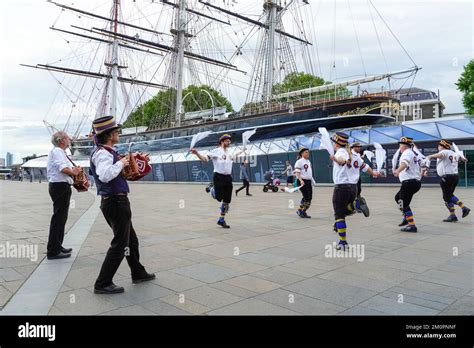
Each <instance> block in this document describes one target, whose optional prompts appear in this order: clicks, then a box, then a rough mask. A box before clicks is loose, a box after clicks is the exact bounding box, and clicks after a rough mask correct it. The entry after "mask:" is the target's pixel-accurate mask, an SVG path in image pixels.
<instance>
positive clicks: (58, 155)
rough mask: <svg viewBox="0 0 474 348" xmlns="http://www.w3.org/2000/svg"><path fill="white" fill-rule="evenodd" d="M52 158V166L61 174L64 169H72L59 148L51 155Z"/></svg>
mask: <svg viewBox="0 0 474 348" xmlns="http://www.w3.org/2000/svg"><path fill="white" fill-rule="evenodd" d="M51 155H52V156H53V164H54V166H56V167H57V168H58V170H59V171H60V172H61V171H62V170H63V169H64V168H70V167H72V163H71V162H69V160H68V159H67V157H66V154H65V153H64V152H63V151H62V150H61V149H59V148H56V149H54V151H53V152H52V153H51Z"/></svg>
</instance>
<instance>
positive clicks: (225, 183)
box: [212, 172, 233, 203]
mask: <svg viewBox="0 0 474 348" xmlns="http://www.w3.org/2000/svg"><path fill="white" fill-rule="evenodd" d="M212 181H213V184H214V190H216V199H217V200H218V201H219V202H224V203H230V201H231V200H232V188H233V186H232V175H224V174H219V173H217V172H214V177H213V180H212Z"/></svg>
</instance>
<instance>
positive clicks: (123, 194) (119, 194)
mask: <svg viewBox="0 0 474 348" xmlns="http://www.w3.org/2000/svg"><path fill="white" fill-rule="evenodd" d="M127 195H128V193H126V192H120V193H116V194H114V195H111V196H102V198H103V199H109V198H110V197H116V196H125V197H127Z"/></svg>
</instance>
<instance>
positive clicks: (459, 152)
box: [453, 143, 465, 158]
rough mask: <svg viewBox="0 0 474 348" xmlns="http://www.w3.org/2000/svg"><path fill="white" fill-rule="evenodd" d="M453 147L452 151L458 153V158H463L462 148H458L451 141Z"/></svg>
mask: <svg viewBox="0 0 474 348" xmlns="http://www.w3.org/2000/svg"><path fill="white" fill-rule="evenodd" d="M453 149H454V152H456V155H458V156H459V157H460V158H465V157H464V152H463V151H462V150H459V147H458V146H457V145H456V144H455V143H453Z"/></svg>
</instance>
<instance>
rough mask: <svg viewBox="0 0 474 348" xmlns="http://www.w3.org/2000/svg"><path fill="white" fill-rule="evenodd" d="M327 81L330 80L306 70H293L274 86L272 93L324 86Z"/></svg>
mask: <svg viewBox="0 0 474 348" xmlns="http://www.w3.org/2000/svg"><path fill="white" fill-rule="evenodd" d="M326 83H328V82H325V81H324V79H322V78H320V77H318V76H314V75H311V74H307V73H304V72H292V73H289V74H288V75H286V76H285V78H284V79H283V81H282V82H281V83H277V84H275V85H274V86H273V90H272V93H273V94H280V93H286V92H291V91H297V90H299V89H305V88H309V87H317V86H322V85H324V84H326Z"/></svg>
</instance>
